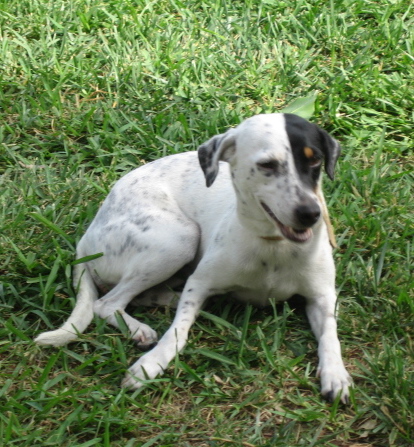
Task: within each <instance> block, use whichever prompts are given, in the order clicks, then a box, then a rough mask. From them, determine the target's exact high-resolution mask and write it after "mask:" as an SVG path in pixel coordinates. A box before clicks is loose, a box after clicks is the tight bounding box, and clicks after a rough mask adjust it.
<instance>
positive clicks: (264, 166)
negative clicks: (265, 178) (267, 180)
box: [257, 160, 279, 173]
mask: <svg viewBox="0 0 414 447" xmlns="http://www.w3.org/2000/svg"><path fill="white" fill-rule="evenodd" d="M257 167H258V168H259V169H260V170H261V171H264V172H265V173H274V172H277V170H278V169H279V162H277V161H276V160H269V161H263V162H259V163H257Z"/></svg>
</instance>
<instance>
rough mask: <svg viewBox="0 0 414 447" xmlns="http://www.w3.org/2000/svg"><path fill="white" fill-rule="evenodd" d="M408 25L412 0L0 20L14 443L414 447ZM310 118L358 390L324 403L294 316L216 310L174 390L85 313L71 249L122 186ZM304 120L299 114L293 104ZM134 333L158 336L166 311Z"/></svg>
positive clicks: (85, 2) (4, 312)
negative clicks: (42, 340)
mask: <svg viewBox="0 0 414 447" xmlns="http://www.w3.org/2000/svg"><path fill="white" fill-rule="evenodd" d="M413 14H414V7H413V6H412V2H411V1H410V0H377V1H367V0H352V1H351V0H338V1H334V0H330V1H316V0H297V1H295V2H289V1H284V0H261V1H254V0H246V1H239V0H233V1H226V0H211V1H207V0H193V1H191V0H181V1H179V0H176V1H174V0H157V1H154V0H151V1H149V0H147V1H144V0H122V1H120V0H72V1H64V0H54V1H51V0H7V1H6V0H1V1H0V29H1V34H0V67H1V70H0V186H1V188H0V248H1V249H0V274H1V279H0V298H1V300H0V302H1V316H0V334H1V339H0V365H1V369H0V445H4V446H12V445H16V446H19V447H22V446H24V447H26V446H27V447H29V446H30V447H34V446H36V447H37V446H39V447H40V446H56V445H59V446H61V447H69V446H70V447H89V446H105V447H106V446H114V447H118V446H119V447H121V446H122V447H135V446H136V447H149V446H162V447H170V446H171V447H172V446H180V447H181V446H182V447H187V446H201V447H207V446H209V447H213V446H220V447H221V446H223V447H231V446H241V447H249V446H269V447H270V446H281V447H282V446H283V447H286V446H288V447H290V446H307V447H308V446H337V447H351V446H352V447H362V446H364V447H369V446H371V447H385V446H404V447H409V446H411V447H412V446H413V445H414V441H413V439H414V404H413V402H414V386H413V384H414V342H413V336H414V323H413V311H414V294H413V290H414V287H413V286H414V279H413V278H414V274H413V263H414V253H413V241H414V237H413V236H414V227H413V220H414V209H413V208H414V205H413V203H414V202H413V188H412V185H413V180H414V151H413V139H412V135H413V119H414V112H413V111H414V19H413ZM303 98H305V100H306V101H307V107H305V108H303V107H302V108H300V110H299V111H300V112H301V113H305V114H308V115H310V114H311V115H312V117H311V120H312V121H313V122H315V123H318V124H319V125H321V126H322V127H323V128H325V129H326V130H327V131H329V132H330V133H331V134H332V135H334V136H335V138H337V139H338V140H339V141H340V142H341V145H342V147H343V155H342V156H341V159H340V162H339V166H338V169H337V175H336V178H335V181H333V182H330V181H328V179H326V181H325V182H324V185H325V191H326V197H327V201H328V204H329V208H330V212H331V218H332V221H333V223H334V226H335V230H336V235H337V239H338V248H337V249H336V251H335V260H336V265H337V289H338V292H339V317H338V324H339V336H340V339H341V341H342V349H343V355H344V359H345V363H346V365H347V368H348V370H349V371H350V372H351V374H352V376H353V378H354V382H355V387H354V390H353V393H352V396H351V397H352V398H351V403H350V405H348V406H343V405H341V404H338V402H335V403H333V404H329V403H326V402H325V401H323V400H322V399H321V397H320V395H319V381H318V379H317V378H316V377H315V374H316V366H317V357H316V342H315V340H314V338H313V336H312V334H311V333H310V329H309V325H308V323H307V320H306V317H305V315H304V312H303V305H301V303H297V302H290V303H286V304H284V305H281V306H279V305H278V306H274V307H271V308H269V309H265V310H260V309H255V308H252V307H250V306H242V305H240V304H237V303H229V302H228V301H226V300H222V299H215V300H214V301H213V302H212V303H211V304H210V305H209V306H208V307H207V308H206V309H205V311H204V312H203V313H202V315H201V316H200V317H199V319H198V320H197V323H196V324H195V325H194V327H193V329H192V331H191V336H190V342H189V344H188V346H187V348H186V349H185V351H184V352H183V354H182V355H181V356H180V358H177V359H176V361H175V363H174V364H173V365H171V367H170V368H169V369H168V371H167V372H166V374H165V375H164V376H163V377H162V378H160V379H157V380H155V381H154V383H152V384H151V385H149V386H148V387H146V388H143V389H141V390H139V391H136V392H133V393H132V392H126V391H125V390H122V389H121V388H120V382H121V378H122V377H123V375H124V373H125V370H126V368H127V367H128V365H130V364H131V363H132V362H133V361H135V360H136V358H137V357H138V355H139V352H138V351H137V349H136V347H134V345H133V343H132V342H131V341H130V340H129V339H128V336H127V334H126V332H125V331H124V332H123V333H121V332H118V331H115V330H114V329H112V328H111V327H109V326H108V325H106V324H105V322H103V321H102V320H99V319H95V320H94V322H93V324H92V325H91V327H90V328H89V329H88V330H87V331H86V333H85V334H84V335H83V336H82V337H81V339H80V340H79V342H76V343H73V344H71V345H69V346H67V347H64V348H59V349H57V348H41V347H39V346H37V345H35V344H34V343H33V341H32V340H33V338H34V337H35V336H36V335H37V334H39V333H40V332H41V331H44V330H48V329H51V328H55V327H57V326H58V325H59V324H60V323H62V322H63V321H64V320H65V319H66V318H67V317H68V315H69V313H70V311H71V309H72V308H73V305H74V296H75V294H74V290H73V287H72V285H71V274H72V264H73V262H74V260H75V258H74V251H75V246H76V242H77V241H78V240H79V239H80V237H81V236H82V234H83V232H84V230H85V228H86V226H87V225H88V223H89V222H90V221H91V220H92V218H93V216H94V215H95V213H96V211H97V209H98V207H99V204H100V203H101V202H102V200H103V199H104V198H105V196H106V195H107V193H108V191H109V190H110V188H111V186H112V185H113V184H114V182H115V181H116V180H117V179H118V178H119V177H120V176H122V175H123V174H125V173H127V172H129V171H130V170H132V169H133V168H134V167H136V166H139V165H140V164H142V163H144V162H147V161H150V160H153V159H156V158H158V157H161V156H163V155H166V154H172V153H175V152H182V151H188V150H195V149H196V148H197V146H198V145H199V144H201V143H202V142H204V141H205V140H207V139H208V138H209V137H211V136H213V135H214V134H216V133H219V132H222V131H224V130H226V129H227V128H229V127H232V126H235V125H237V124H238V123H239V122H241V121H242V120H243V119H245V118H247V117H249V116H251V115H254V114H256V113H268V112H276V111H280V110H282V109H283V108H285V107H287V106H289V105H292V104H296V105H297V104H298V102H297V101H298V100H299V101H300V100H303ZM299 104H301V103H300V102H299ZM134 312H135V315H138V316H139V318H140V319H141V320H143V321H145V322H147V323H149V324H150V325H151V326H152V327H153V328H154V329H156V330H157V331H158V333H159V334H162V333H163V332H164V331H165V330H166V329H167V328H168V325H169V323H170V322H171V320H172V317H173V315H174V310H172V309H168V308H156V309H151V310H148V309H143V308H137V309H136V310H135V311H134Z"/></svg>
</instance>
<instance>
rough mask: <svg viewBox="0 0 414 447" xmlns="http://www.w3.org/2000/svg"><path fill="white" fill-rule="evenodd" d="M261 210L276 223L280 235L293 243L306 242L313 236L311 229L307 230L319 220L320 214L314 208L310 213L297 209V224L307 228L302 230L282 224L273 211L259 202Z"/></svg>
mask: <svg viewBox="0 0 414 447" xmlns="http://www.w3.org/2000/svg"><path fill="white" fill-rule="evenodd" d="M260 204H261V205H262V207H263V209H264V210H265V211H266V213H267V214H268V216H269V217H270V218H271V219H272V220H273V221H274V222H276V224H277V226H278V227H279V229H280V231H281V233H282V234H283V236H284V237H285V238H286V239H289V240H290V241H293V242H299V243H303V242H307V241H308V240H309V239H310V238H311V237H312V235H313V231H312V229H311V228H309V227H310V226H311V225H313V224H315V223H316V222H317V220H318V219H319V216H320V214H321V212H320V209H319V208H318V211H316V208H315V209H314V210H312V211H310V210H307V211H305V209H304V208H300V207H299V208H298V209H297V210H296V211H297V218H298V220H299V222H301V223H303V224H304V226H307V228H304V229H296V228H292V227H288V226H287V225H284V224H282V222H280V220H279V219H278V218H277V217H276V216H275V214H274V213H273V211H272V210H271V209H270V208H269V207H268V206H267V205H266V204H265V203H263V202H260Z"/></svg>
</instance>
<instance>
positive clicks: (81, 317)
mask: <svg viewBox="0 0 414 447" xmlns="http://www.w3.org/2000/svg"><path fill="white" fill-rule="evenodd" d="M74 284H75V287H77V286H78V285H79V291H78V295H77V298H76V305H75V308H74V309H73V311H72V313H71V315H70V317H69V318H68V320H67V321H66V322H65V323H64V324H63V326H62V327H61V328H59V329H56V330H55V331H50V332H43V334H40V335H39V336H38V337H36V338H35V340H34V341H35V342H36V343H37V344H39V345H52V346H63V345H66V344H67V343H70V342H71V341H74V340H76V339H77V338H78V334H81V333H82V332H83V331H84V330H85V329H86V328H87V327H88V325H89V323H90V322H91V321H92V318H93V303H94V302H95V301H96V299H97V298H98V290H97V288H96V286H95V283H94V282H93V279H92V276H91V274H90V273H89V270H88V269H87V268H85V266H84V265H83V264H77V265H75V268H74Z"/></svg>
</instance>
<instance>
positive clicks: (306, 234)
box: [277, 222, 312, 242]
mask: <svg viewBox="0 0 414 447" xmlns="http://www.w3.org/2000/svg"><path fill="white" fill-rule="evenodd" d="M277 223H278V224H279V228H280V231H281V232H282V234H283V236H285V238H286V239H289V240H290V241H293V242H306V241H308V240H309V239H310V238H311V237H312V230H311V229H310V228H307V229H306V230H295V229H294V228H292V227H287V226H286V225H283V224H282V223H281V222H277Z"/></svg>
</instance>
